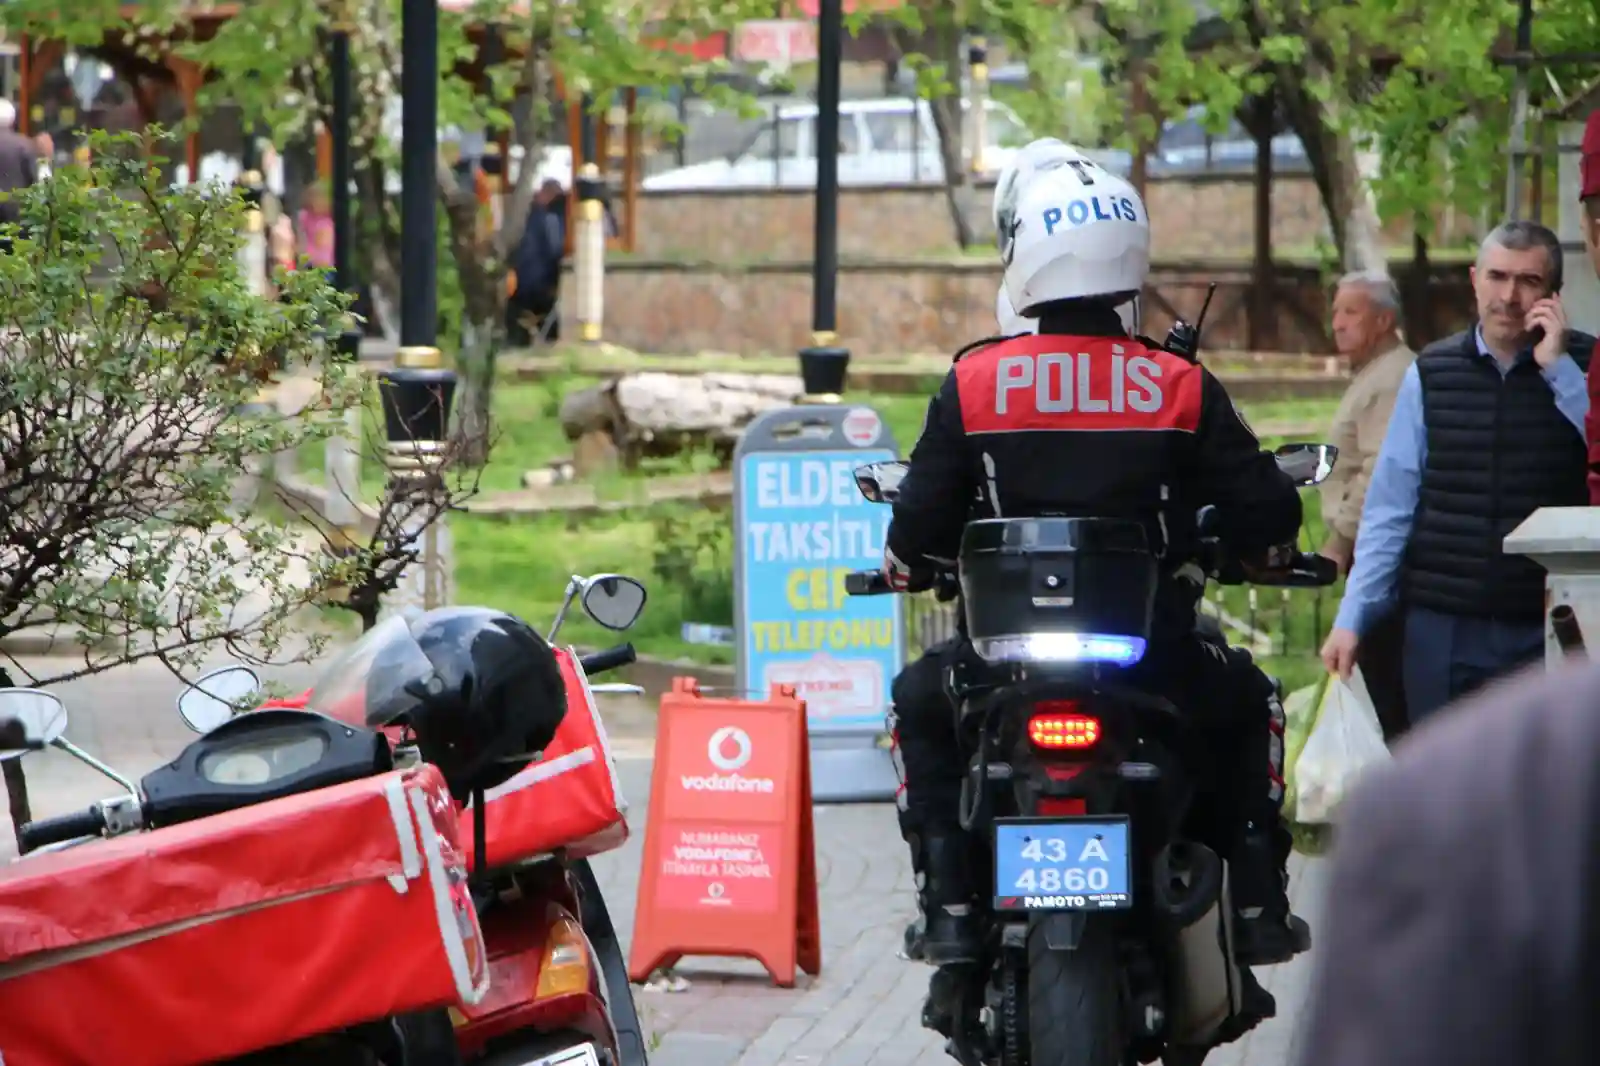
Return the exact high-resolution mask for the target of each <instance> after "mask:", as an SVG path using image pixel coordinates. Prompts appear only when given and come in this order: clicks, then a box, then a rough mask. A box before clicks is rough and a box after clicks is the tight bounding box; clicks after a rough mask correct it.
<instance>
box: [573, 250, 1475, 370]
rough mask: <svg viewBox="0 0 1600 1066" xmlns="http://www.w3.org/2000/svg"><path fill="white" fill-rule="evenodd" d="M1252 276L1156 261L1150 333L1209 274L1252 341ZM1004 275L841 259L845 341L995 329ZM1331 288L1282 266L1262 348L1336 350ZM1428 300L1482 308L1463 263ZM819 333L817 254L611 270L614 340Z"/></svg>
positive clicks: (933, 342) (686, 345) (628, 264)
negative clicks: (814, 299)
mask: <svg viewBox="0 0 1600 1066" xmlns="http://www.w3.org/2000/svg"><path fill="white" fill-rule="evenodd" d="M1250 280H1251V279H1250V274H1249V272H1248V270H1245V269H1243V268H1242V267H1238V266H1212V267H1207V266H1205V265H1203V264H1187V265H1184V264H1175V265H1166V266H1157V267H1156V268H1155V269H1154V270H1153V271H1152V274H1151V281H1150V285H1149V287H1148V289H1147V298H1146V301H1145V304H1146V318H1145V322H1144V332H1146V333H1148V334H1150V335H1151V336H1154V337H1155V338H1156V339H1158V340H1159V339H1160V338H1161V337H1162V336H1164V335H1165V333H1166V330H1167V328H1168V326H1169V325H1170V324H1171V321H1172V318H1171V315H1170V314H1168V313H1166V312H1165V311H1164V310H1163V309H1162V307H1161V305H1162V304H1163V303H1165V304H1166V305H1169V306H1170V307H1171V308H1172V309H1173V310H1175V311H1176V312H1177V313H1178V314H1180V315H1183V316H1185V317H1188V318H1190V319H1191V320H1192V319H1193V317H1194V316H1195V315H1197V314H1198V313H1199V311H1200V307H1201V305H1202V304H1203V303H1204V301H1205V295H1206V287H1207V285H1208V283H1210V282H1212V281H1215V282H1217V283H1218V288H1217V295H1216V299H1215V300H1214V301H1213V303H1212V307H1211V311H1210V314H1209V315H1208V316H1207V319H1206V331H1205V342H1206V345H1207V346H1208V347H1210V348H1214V349H1243V348H1246V347H1247V346H1248V343H1249V332H1248V321H1247V315H1246V307H1247V303H1246V301H1247V300H1248V297H1249V292H1250ZM999 284H1000V268H999V265H998V264H997V263H995V262H992V261H989V260H986V259H972V260H961V261H946V262H939V261H933V262H930V261H927V260H886V261H878V262H856V263H850V262H846V263H843V264H841V267H840V271H839V285H838V292H839V302H838V323H839V329H838V332H839V335H840V339H841V343H843V344H845V345H846V346H848V347H849V348H851V349H852V351H854V352H855V353H856V354H859V355H863V356H869V357H870V356H885V357H892V356H903V355H913V354H924V353H946V354H948V353H950V352H954V351H955V350H956V349H957V348H960V347H961V346H962V345H965V344H969V343H971V342H972V341H974V340H977V339H979V338H981V337H985V336H989V335H992V334H993V333H994V331H995V318H994V302H995V293H996V292H997V290H998V288H999ZM568 285H569V287H570V280H569V282H568ZM1328 285H1329V279H1328V278H1325V277H1323V276H1322V274H1321V272H1319V271H1318V270H1315V269H1312V268H1300V267H1293V266H1287V265H1281V266H1280V267H1279V268H1278V271H1277V280H1276V282H1275V283H1274V289H1273V301H1272V306H1273V309H1274V311H1275V312H1276V313H1277V314H1276V318H1275V320H1274V322H1273V323H1272V324H1271V334H1270V335H1269V336H1267V337H1264V338H1263V339H1262V342H1263V345H1264V346H1265V347H1267V348H1269V349H1272V350H1276V351H1290V352H1326V351H1330V350H1331V345H1330V342H1329V340H1328V337H1327V334H1326V331H1325V323H1326V321H1327V313H1328V312H1327V307H1328ZM1426 299H1427V302H1428V305H1429V306H1428V309H1427V310H1428V312H1429V314H1428V316H1427V317H1426V318H1425V317H1424V316H1421V315H1419V314H1418V308H1416V307H1414V306H1412V305H1411V304H1410V303H1409V302H1408V307H1407V313H1408V317H1409V318H1410V320H1412V321H1430V322H1431V323H1432V329H1433V334H1434V335H1435V336H1442V335H1444V334H1445V333H1448V332H1451V331H1453V330H1455V329H1459V328H1461V327H1462V326H1463V325H1464V324H1465V323H1466V322H1467V321H1469V320H1470V315H1471V308H1472V301H1471V296H1470V290H1469V289H1468V287H1467V282H1466V269H1465V267H1462V268H1459V269H1456V270H1450V271H1445V270H1441V271H1439V274H1438V276H1437V277H1436V278H1435V279H1434V280H1433V281H1432V282H1431V283H1430V288H1429V291H1428V294H1427V297H1426ZM810 337H811V267H810V264H809V263H804V262H793V261H791V262H787V263H759V264H751V265H749V266H744V267H738V266H725V265H719V264H712V263H700V264H693V263H689V264H686V263H669V262H654V263H652V262H646V261H639V260H629V259H621V260H617V261H614V262H613V263H611V264H610V265H609V266H608V268H607V273H606V293H605V339H606V340H608V341H611V342H613V343H616V344H620V345H622V346H624V347H626V348H632V349H634V350H637V351H645V352H663V353H676V352H696V351H726V352H737V353H740V354H746V355H750V354H757V353H772V354H780V353H788V352H793V351H796V350H797V349H799V348H802V347H804V346H805V345H807V344H808V343H809V342H810ZM1427 339H1431V338H1427Z"/></svg>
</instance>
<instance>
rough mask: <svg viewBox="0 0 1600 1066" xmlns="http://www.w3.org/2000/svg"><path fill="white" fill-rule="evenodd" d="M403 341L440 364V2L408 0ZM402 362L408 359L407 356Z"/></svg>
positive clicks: (403, 23) (403, 74)
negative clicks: (437, 344)
mask: <svg viewBox="0 0 1600 1066" xmlns="http://www.w3.org/2000/svg"><path fill="white" fill-rule="evenodd" d="M400 35H401V40H400V48H401V56H400V62H401V70H400V99H401V106H402V110H401V122H400V136H401V138H402V143H401V146H400V180H401V188H400V344H401V346H402V353H401V354H402V355H404V354H405V353H404V349H406V348H413V349H421V348H426V349H432V350H433V357H432V359H431V360H429V359H427V358H425V357H420V356H419V357H418V358H419V359H420V360H421V361H420V363H419V364H417V365H429V363H430V362H431V363H432V365H437V363H438V351H437V349H434V342H435V340H436V338H437V336H438V329H439V311H438V293H437V291H436V289H435V277H434V272H435V269H436V267H437V263H436V255H437V243H436V242H437V241H438V233H437V231H436V225H437V221H436V216H435V211H434V204H435V200H436V198H437V195H438V193H437V189H436V181H435V174H436V168H437V166H438V157H439V7H438V3H437V0H403V3H402V5H401V9H400ZM400 362H401V365H407V363H406V360H404V359H402V360H401V361H400Z"/></svg>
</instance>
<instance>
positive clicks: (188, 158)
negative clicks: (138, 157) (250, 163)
mask: <svg viewBox="0 0 1600 1066" xmlns="http://www.w3.org/2000/svg"><path fill="white" fill-rule="evenodd" d="M238 10H239V4H237V3H219V4H216V5H214V6H209V7H206V8H204V9H197V10H196V11H195V12H194V13H193V14H192V15H190V17H189V18H188V20H187V21H186V22H184V23H183V24H182V25H180V26H178V27H176V28H174V30H173V32H172V33H171V34H170V35H169V36H168V40H167V43H166V46H165V47H163V48H161V50H160V53H159V57H158V58H156V59H151V58H149V57H148V55H147V54H146V53H145V52H144V51H142V50H141V49H140V47H138V46H137V45H136V44H135V43H134V40H133V35H132V34H131V33H130V32H129V31H128V30H124V29H111V30H108V31H107V32H106V35H105V37H104V38H103V39H102V40H101V42H100V43H99V44H97V45H95V46H93V47H90V48H87V49H84V51H85V52H87V53H88V54H89V55H92V56H94V57H95V58H96V59H99V60H101V61H103V62H105V63H106V64H108V65H109V66H110V67H111V68H112V69H113V70H115V71H116V72H117V74H118V75H119V76H120V77H121V78H122V80H123V81H125V82H126V83H127V84H128V87H129V88H130V89H131V90H132V91H133V97H134V101H135V103H137V105H138V107H139V115H140V118H141V119H142V120H143V122H144V124H145V125H150V124H151V123H153V122H155V121H156V118H157V116H158V115H159V113H160V108H159V104H160V94H161V92H162V90H164V89H167V88H176V89H177V90H178V96H179V99H180V100H182V102H183V113H184V116H185V117H187V118H194V117H196V115H197V112H198V110H199V106H198V99H199V95H200V89H201V87H202V86H204V85H205V81H206V72H205V71H204V70H203V69H202V68H201V66H200V65H199V64H198V63H196V62H194V61H193V60H190V59H186V58H185V57H183V56H180V55H176V54H174V50H173V48H172V45H174V44H177V43H180V42H186V41H194V42H204V41H209V40H211V39H212V38H213V37H215V36H216V33H217V29H218V27H220V26H221V25H222V24H223V23H225V22H226V21H228V19H230V18H232V17H233V16H234V15H235V14H236V13H237V12H238ZM138 13H139V7H138V6H137V5H124V6H123V7H122V9H121V14H122V16H123V18H124V19H132V18H135V17H137V16H138ZM17 51H18V67H19V72H20V75H21V76H20V78H19V85H18V88H17V116H18V125H19V129H21V131H22V132H23V133H32V132H33V128H32V127H33V101H34V99H35V97H36V96H37V95H38V93H39V90H40V89H41V88H42V87H43V85H44V79H45V78H46V76H48V75H49V73H50V71H52V70H54V69H55V68H56V66H57V65H58V64H60V62H61V60H62V58H63V57H64V56H65V55H66V45H65V44H64V43H63V42H61V41H58V40H50V39H42V38H39V37H35V36H33V35H30V34H22V35H21V37H20V38H19V39H18V41H17ZM184 162H185V163H186V164H187V165H188V168H189V177H190V180H191V181H193V180H195V179H197V178H198V177H199V174H200V138H199V134H198V133H196V132H195V131H193V130H191V131H190V132H189V134H188V136H187V137H186V138H185V140H184Z"/></svg>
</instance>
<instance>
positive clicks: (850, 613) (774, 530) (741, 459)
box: [734, 406, 905, 801]
mask: <svg viewBox="0 0 1600 1066" xmlns="http://www.w3.org/2000/svg"><path fill="white" fill-rule="evenodd" d="M896 458H898V456H897V454H896V451H895V447H894V442H893V440H892V438H890V436H889V433H888V429H887V427H886V426H885V425H884V424H883V421H882V419H881V418H880V417H879V415H878V413H877V412H876V411H874V410H872V409H871V408H870V407H843V406H809V407H795V408H788V409H785V410H780V411H769V412H767V413H765V414H763V415H762V416H760V417H759V418H757V419H756V420H755V421H754V422H752V423H751V425H750V427H749V428H748V429H747V430H746V432H745V435H744V437H743V439H741V441H740V445H739V449H738V451H737V453H736V455H735V460H734V462H735V478H734V512H735V526H734V530H735V535H736V536H737V538H738V546H737V550H736V552H735V567H734V595H735V601H736V624H735V629H736V643H735V662H736V665H737V675H738V681H739V687H740V689H741V690H743V691H745V692H748V693H761V694H765V693H766V692H767V691H768V690H769V689H770V687H771V686H772V685H774V684H785V685H793V686H794V687H795V690H796V693H797V694H798V695H799V696H800V698H801V699H803V700H805V701H806V712H807V725H808V727H809V730H810V733H811V736H812V782H813V794H814V795H815V796H816V798H817V799H819V800H824V801H826V800H829V799H875V798H891V797H892V796H893V795H894V789H895V785H896V784H897V781H896V778H895V774H894V767H893V763H892V762H891V761H890V759H889V756H888V752H887V751H885V750H883V745H882V743H881V742H882V740H883V739H884V737H885V734H886V732H887V725H886V721H887V717H888V711H889V702H890V685H891V683H892V682H893V681H894V677H895V675H896V674H898V673H899V672H900V669H901V667H903V666H904V665H905V631H904V627H903V625H902V624H901V603H900V597H898V596H849V595H846V594H845V590H844V577H845V575H846V574H848V573H849V572H850V571H852V570H868V569H871V570H875V569H877V568H878V567H880V566H882V565H883V539H884V535H885V534H886V532H887V531H888V528H889V519H890V509H889V508H888V507H887V506H885V505H883V504H875V503H869V502H868V501H867V500H866V499H864V498H863V497H862V495H861V493H860V491H859V490H858V489H857V488H856V483H855V469H856V467H858V466H861V465H863V464H865V463H872V462H880V461H883V460H892V459H896Z"/></svg>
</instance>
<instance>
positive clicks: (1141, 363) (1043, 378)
mask: <svg viewBox="0 0 1600 1066" xmlns="http://www.w3.org/2000/svg"><path fill="white" fill-rule="evenodd" d="M1111 352H1112V354H1111V383H1110V387H1109V388H1108V390H1107V391H1106V393H1105V394H1104V395H1101V396H1095V395H1093V391H1094V390H1093V385H1094V377H1095V375H1094V365H1093V360H1094V358H1095V357H1094V356H1092V355H1089V354H1088V353H1084V352H1080V353H1079V354H1077V355H1076V356H1074V355H1069V354H1067V353H1066V352H1043V353H1040V354H1038V355H1008V356H1005V357H1004V358H1001V359H997V360H996V361H995V365H994V366H995V390H994V409H995V413H996V414H1001V415H1003V414H1006V413H1008V412H1007V406H1008V404H1009V403H1010V394H1011V393H1013V392H1016V391H1019V390H1026V389H1032V390H1033V392H1034V404H1035V408H1034V409H1035V410H1037V411H1038V412H1039V413H1040V414H1058V413H1065V412H1068V411H1077V412H1080V413H1083V414H1103V413H1106V412H1111V413H1113V414H1120V413H1122V412H1123V411H1128V410H1132V411H1138V412H1140V413H1142V414H1154V413H1155V412H1157V411H1159V410H1161V401H1162V398H1163V397H1162V394H1161V386H1160V385H1159V384H1158V382H1159V381H1160V378H1161V364H1160V363H1158V362H1156V361H1155V360H1154V359H1151V358H1150V357H1149V356H1145V355H1136V356H1133V357H1132V358H1129V357H1128V356H1127V355H1125V354H1123V351H1122V346H1121V345H1113V346H1112V349H1111ZM1101 358H1104V356H1102V357H1101Z"/></svg>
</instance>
